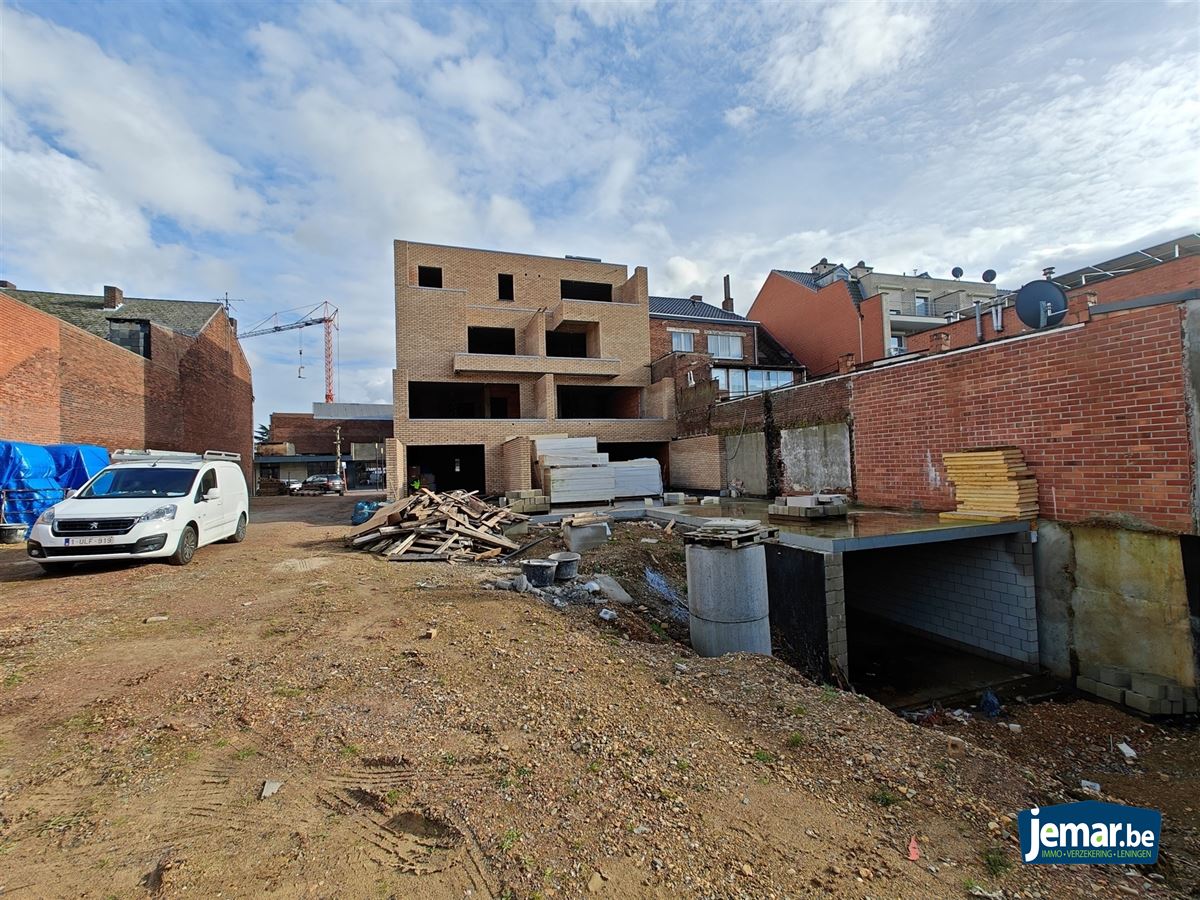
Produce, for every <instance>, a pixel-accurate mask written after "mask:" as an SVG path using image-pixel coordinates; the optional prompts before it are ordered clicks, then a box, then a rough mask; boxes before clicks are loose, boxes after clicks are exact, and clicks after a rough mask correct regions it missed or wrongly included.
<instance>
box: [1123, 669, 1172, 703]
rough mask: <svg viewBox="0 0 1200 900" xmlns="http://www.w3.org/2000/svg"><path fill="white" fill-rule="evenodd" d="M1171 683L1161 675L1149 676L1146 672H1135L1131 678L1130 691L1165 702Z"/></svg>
mask: <svg viewBox="0 0 1200 900" xmlns="http://www.w3.org/2000/svg"><path fill="white" fill-rule="evenodd" d="M1169 683H1170V682H1169V681H1168V680H1167V679H1166V678H1163V677H1162V676H1160V675H1147V674H1146V673H1145V672H1134V673H1133V674H1131V675H1130V676H1129V688H1130V690H1132V691H1133V692H1134V693H1135V694H1141V695H1142V696H1144V697H1149V698H1151V699H1152V700H1165V699H1166V696H1167V685H1168V684H1169Z"/></svg>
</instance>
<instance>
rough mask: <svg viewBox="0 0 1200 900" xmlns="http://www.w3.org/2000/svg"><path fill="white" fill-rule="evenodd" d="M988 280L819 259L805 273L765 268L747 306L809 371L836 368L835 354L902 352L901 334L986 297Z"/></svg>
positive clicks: (868, 357) (860, 358)
mask: <svg viewBox="0 0 1200 900" xmlns="http://www.w3.org/2000/svg"><path fill="white" fill-rule="evenodd" d="M995 295H996V288H995V285H992V284H988V283H985V282H982V281H979V282H973V281H958V280H955V279H943V278H933V277H932V276H930V275H929V273H928V272H924V273H921V274H919V275H896V274H891V273H885V272H876V271H875V270H874V269H873V268H872V267H871V266H868V265H866V264H865V263H863V262H861V261H860V262H859V263H858V264H857V265H855V266H853V267H850V268H847V267H846V266H844V265H840V264H837V263H830V262H829V261H828V260H825V259H822V260H821V261H820V262H819V263H817V264H816V265H814V266H813V267H812V269H811V271H809V272H798V271H794V270H790V269H772V270H771V272H770V274H769V275H768V276H767V280H766V281H765V282H764V283H763V286H762V288H760V289H759V292H758V296H757V297H755V299H754V303H753V304H752V305H751V307H750V318H751V319H755V320H757V321H759V322H761V323H762V325H764V326H765V327H766V328H767V329H769V330H770V332H771V333H772V334H773V335H774V336H775V337H776V338H778V339H779V341H780V343H781V344H783V346H784V347H786V348H787V349H788V350H789V351H790V352H791V353H792V355H794V356H795V357H796V359H798V360H799V361H800V362H801V363H803V364H804V365H806V366H807V367H808V370H809V373H810V374H811V375H814V376H815V375H827V374H830V373H831V372H836V371H837V369H838V359H839V358H841V357H842V356H845V355H846V354H853V357H854V360H855V362H858V363H864V362H872V361H874V360H877V359H884V358H885V357H888V356H896V355H899V354H902V353H904V352H906V348H907V343H908V338H909V336H910V335H912V334H915V333H917V332H921V331H926V330H928V329H930V328H935V327H937V326H939V325H944V324H945V323H946V317H947V316H948V315H949V316H957V315H961V314H962V313H963V311H965V310H973V308H974V301H975V300H977V299H978V300H981V301H990V300H991V299H992V298H993V297H994V296H995Z"/></svg>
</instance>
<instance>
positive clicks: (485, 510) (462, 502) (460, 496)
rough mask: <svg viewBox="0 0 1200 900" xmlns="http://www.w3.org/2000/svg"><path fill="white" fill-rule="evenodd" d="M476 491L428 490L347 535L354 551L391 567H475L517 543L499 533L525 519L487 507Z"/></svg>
mask: <svg viewBox="0 0 1200 900" xmlns="http://www.w3.org/2000/svg"><path fill="white" fill-rule="evenodd" d="M475 493H476V492H475V491H472V492H470V493H467V492H466V491H450V492H449V493H444V494H439V493H436V492H434V491H431V490H429V489H428V488H422V489H421V490H420V491H419V492H417V493H415V494H413V495H412V496H410V497H407V498H405V499H404V500H400V501H398V502H396V503H391V504H388V505H387V506H383V507H380V508H379V509H378V510H376V512H375V515H373V516H371V518H370V519H368V520H367V521H366V522H364V523H363V524H362V525H359V526H358V527H357V528H353V529H351V530H350V532H349V533H348V534H347V535H346V543H347V544H349V545H350V546H351V547H352V548H354V549H356V550H365V551H367V552H368V553H378V554H379V555H380V556H383V557H384V558H385V559H387V560H389V561H391V562H435V561H442V560H444V561H446V562H451V563H454V562H479V561H481V560H485V559H494V558H495V557H497V556H499V555H500V554H501V553H503V552H504V551H505V550H516V549H518V548H519V546H520V545H519V544H517V543H516V542H515V541H511V540H509V539H508V538H506V537H505V536H504V528H505V527H507V526H509V525H513V524H516V523H517V522H524V521H525V520H527V519H528V518H529V517H528V516H523V515H521V514H520V513H518V512H514V511H513V510H510V509H503V508H501V507H498V506H492V505H491V504H490V503H486V502H485V501H483V500H480V499H479V498H478V497H476V496H475Z"/></svg>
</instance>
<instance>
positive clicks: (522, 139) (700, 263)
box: [0, 0, 1200, 421]
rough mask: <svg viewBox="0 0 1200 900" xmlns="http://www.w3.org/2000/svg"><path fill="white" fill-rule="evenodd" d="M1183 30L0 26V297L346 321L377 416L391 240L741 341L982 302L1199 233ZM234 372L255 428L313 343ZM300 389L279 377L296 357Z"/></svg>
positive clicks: (388, 350)
mask: <svg viewBox="0 0 1200 900" xmlns="http://www.w3.org/2000/svg"><path fill="white" fill-rule="evenodd" d="M1197 24H1198V23H1197V12H1196V6H1195V5H1194V4H1193V3H1190V2H1189V3H1151V2H1136V3H1119V2H1109V3H1091V2H1086V3H1051V4H1044V5H1040V4H1036V3H977V4H964V3H920V4H905V3H894V2H858V3H828V4H826V3H789V4H778V3H776V4H750V3H723V4H722V3H704V2H689V3H671V2H658V3H653V2H645V3H606V2H598V0H579V2H571V3H568V2H562V3H552V2H541V3H504V4H499V3H489V4H452V3H415V4H410V3H372V4H366V5H356V4H336V3H322V4H279V5H271V4H266V3H254V4H244V5H239V4H218V3H171V2H165V3H113V2H109V3H95V4H92V3H9V4H6V5H4V6H2V7H0V49H2V51H3V54H2V55H3V63H2V65H3V69H2V75H3V83H2V85H0V87H2V90H3V107H2V108H0V137H2V142H3V146H2V153H3V156H2V158H0V163H2V166H0V204H2V205H0V277H4V278H7V279H9V280H11V281H13V282H15V283H16V284H17V285H18V286H20V287H27V288H37V289H44V290H64V291H97V292H98V291H99V288H100V287H101V286H102V285H103V284H106V283H107V284H117V285H119V286H121V287H122V288H123V289H124V290H125V292H126V293H127V294H130V295H132V296H160V297H177V298H185V299H209V298H213V297H219V296H222V295H223V294H224V293H225V292H226V291H228V292H229V294H230V296H232V297H240V298H245V300H246V302H245V303H243V304H240V305H239V306H238V307H237V312H236V314H237V315H238V317H239V318H240V319H241V320H242V322H243V323H244V324H247V325H248V324H250V323H253V322H255V321H257V320H259V319H262V318H263V317H265V316H267V315H269V314H270V313H272V312H274V311H276V310H283V309H290V308H300V307H303V308H307V307H311V306H315V305H316V304H317V303H319V302H320V301H322V300H325V299H328V300H330V301H331V302H333V303H334V304H335V305H337V306H339V307H340V308H341V324H342V328H341V333H340V348H341V353H340V356H341V373H340V393H339V399H345V400H361V401H374V402H388V401H389V400H390V394H391V391H390V371H391V369H392V367H393V365H394V356H393V353H394V351H393V338H392V330H393V329H392V303H393V287H392V273H391V241H392V239H393V238H406V239H412V240H425V241H434V242H445V243H454V244H463V245H467V246H483V247H490V248H496V249H511V250H517V251H528V252H534V253H545V254H551V255H561V254H564V253H571V254H580V255H588V256H601V257H603V258H605V259H610V260H616V261H620V262H625V263H627V264H629V265H631V266H633V265H646V266H648V267H649V269H650V284H651V291H652V292H653V293H662V294H677V295H685V296H686V295H690V294H693V293H701V294H704V295H705V296H706V297H709V298H719V297H720V293H721V287H720V281H721V277H722V276H723V275H724V274H725V273H726V272H728V273H730V274H731V275H732V281H733V286H734V296H735V298H736V301H737V306H738V309H739V310H740V311H745V310H746V309H747V308H748V307H749V305H750V303H751V302H752V301H753V299H754V295H755V293H756V291H757V288H758V286H759V285H760V284H761V283H762V281H763V279H764V278H765V276H766V273H767V272H768V271H769V270H770V269H771V268H793V269H806V268H808V267H809V266H811V265H812V263H814V262H815V261H816V260H817V259H819V258H820V257H822V256H827V257H829V258H830V259H834V260H842V261H845V262H847V263H852V262H854V261H857V260H858V259H865V260H866V261H867V263H868V264H870V265H874V266H875V267H876V268H878V269H881V270H890V271H898V270H911V269H914V268H919V269H928V270H929V271H931V272H934V273H942V272H947V271H948V270H949V269H950V268H951V267H952V266H954V265H961V266H963V267H964V269H966V271H967V273H968V275H969V276H970V275H972V274H975V273H978V272H981V271H982V270H983V269H985V268H995V269H996V270H997V271H998V272H999V273H1000V279H999V280H1000V282H1001V283H1002V284H1004V285H1013V286H1015V285H1018V284H1020V283H1021V282H1023V281H1024V280H1027V279H1028V278H1032V277H1036V276H1037V275H1038V274H1039V273H1040V271H1041V269H1042V267H1043V266H1046V265H1056V266H1058V267H1059V271H1066V270H1067V269H1069V268H1071V267H1073V266H1075V265H1078V264H1083V263H1087V262H1095V261H1099V260H1101V259H1104V258H1106V257H1108V256H1111V255H1114V254H1115V253H1117V252H1119V251H1122V250H1125V249H1131V248H1136V247H1139V246H1144V245H1146V244H1148V243H1152V242H1153V241H1154V240H1155V239H1158V238H1167V237H1171V236H1174V235H1177V234H1180V233H1184V232H1187V231H1192V230H1195V228H1196V226H1197V222H1198V218H1200V214H1198V208H1200V202H1198V201H1200V193H1198V185H1200V151H1198V150H1197V148H1198V147H1200V99H1198V96H1197V78H1196V73H1197V71H1198V63H1200V37H1198V35H1200V29H1198V27H1197ZM299 334H300V335H302V336H303V337H302V338H301V337H298V336H297V335H296V334H291V335H286V336H274V337H262V338H254V339H249V340H247V341H246V342H245V345H244V346H245V349H246V351H247V354H248V355H249V356H250V357H251V363H252V365H253V367H254V379H255V393H256V396H257V400H256V419H257V420H258V421H265V420H266V417H267V415H268V414H269V413H270V411H272V410H292V411H295V410H305V409H307V408H308V406H309V404H310V403H311V402H312V401H313V400H319V399H321V393H322V388H321V382H320V377H321V373H320V369H319V356H320V334H319V333H318V330H317V329H308V330H305V331H303V332H300V333H299ZM301 340H303V345H304V348H305V352H304V356H305V360H306V362H307V363H309V364H310V365H311V366H312V368H309V369H308V370H307V371H306V375H307V378H306V379H305V380H298V379H297V377H296V366H297V348H298V344H299V342H300V341H301Z"/></svg>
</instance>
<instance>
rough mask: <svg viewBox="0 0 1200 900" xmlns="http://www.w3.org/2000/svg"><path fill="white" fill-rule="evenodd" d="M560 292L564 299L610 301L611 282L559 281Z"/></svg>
mask: <svg viewBox="0 0 1200 900" xmlns="http://www.w3.org/2000/svg"><path fill="white" fill-rule="evenodd" d="M560 288H561V294H560V296H561V297H562V299H564V300H600V301H604V302H607V303H611V302H612V289H613V286H612V285H611V284H603V283H600V282H596V281H567V280H565V279H564V280H563V281H561V282H560Z"/></svg>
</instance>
